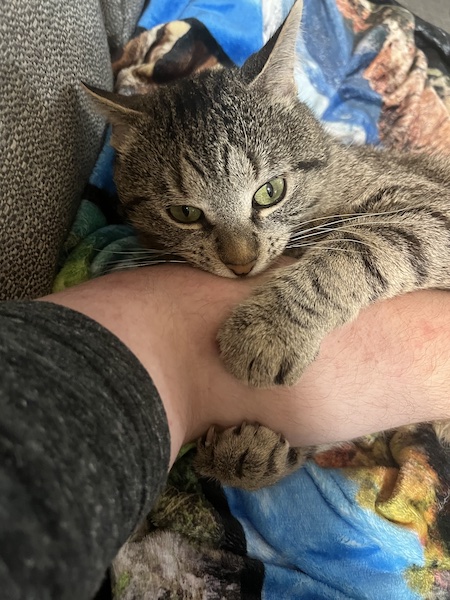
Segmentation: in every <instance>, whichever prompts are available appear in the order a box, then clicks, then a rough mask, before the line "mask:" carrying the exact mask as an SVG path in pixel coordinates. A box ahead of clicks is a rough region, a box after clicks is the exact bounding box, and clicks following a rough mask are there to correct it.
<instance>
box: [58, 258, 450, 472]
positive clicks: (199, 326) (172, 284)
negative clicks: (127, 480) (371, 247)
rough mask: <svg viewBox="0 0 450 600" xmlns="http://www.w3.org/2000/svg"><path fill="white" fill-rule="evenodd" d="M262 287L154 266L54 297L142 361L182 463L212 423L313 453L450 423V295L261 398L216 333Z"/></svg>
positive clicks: (352, 340) (420, 301)
mask: <svg viewBox="0 0 450 600" xmlns="http://www.w3.org/2000/svg"><path fill="white" fill-rule="evenodd" d="M262 279H263V278H261V277H258V278H256V277H255V278H246V279H240V280H230V279H224V278H218V277H213V276H211V275H208V274H207V273H203V272H201V271H198V270H192V269H190V268H187V267H173V266H170V267H161V268H160V267H158V268H157V269H155V268H154V267H152V268H151V271H149V270H146V269H141V270H139V271H135V272H128V273H120V274H116V275H111V276H109V277H105V278H102V279H98V280H97V281H95V282H90V283H89V285H88V286H82V287H79V288H71V289H69V290H67V291H66V292H63V293H61V294H58V295H55V296H53V297H52V298H51V299H52V301H54V302H60V303H62V304H65V305H67V306H70V307H72V308H74V309H75V310H79V311H80V312H84V313H85V314H87V315H89V316H91V317H92V318H94V319H96V320H98V321H99V322H100V323H102V324H103V325H104V326H105V327H107V328H109V329H111V330H112V331H113V332H114V333H115V334H116V335H117V336H118V337H119V338H120V339H121V340H122V341H123V342H124V343H125V344H126V345H127V346H128V347H130V348H131V349H132V351H133V352H134V353H135V354H136V356H138V358H139V359H140V360H141V361H142V364H143V365H144V366H145V368H146V369H147V370H148V371H149V372H150V373H151V375H152V377H153V380H154V382H155V384H156V387H157V388H158V390H159V391H160V393H161V396H162V398H163V402H164V403H165V405H166V412H167V414H168V415H169V427H170V430H171V439H172V453H171V456H172V460H173V459H174V458H175V457H176V454H177V452H178V449H179V447H180V445H181V444H182V443H183V442H186V441H190V440H192V439H195V438H196V437H198V436H199V435H201V434H202V433H203V432H204V431H205V430H206V429H207V428H208V427H209V425H211V424H216V425H219V426H222V427H227V426H230V425H234V424H236V423H239V422H241V421H242V420H246V421H256V422H260V423H262V424H264V425H267V426H269V427H271V428H272V429H274V430H276V431H280V432H282V433H284V434H285V436H286V437H287V438H288V439H289V441H290V442H291V444H295V445H309V444H318V443H329V442H335V441H341V440H346V439H351V438H355V437H357V436H360V435H363V434H365V433H371V432H375V431H380V430H384V429H389V428H392V427H396V426H400V425H404V424H407V423H413V422H421V421H430V420H439V419H445V418H450V405H449V403H448V402H447V398H449V397H450V294H448V293H447V292H444V291H437V290H433V291H424V292H416V293H414V294H408V295H404V296H400V297H397V298H394V299H393V300H390V301H386V302H380V303H376V304H374V305H372V306H371V307H369V308H368V309H366V310H364V311H363V312H362V313H361V314H360V316H359V318H358V319H357V320H356V321H354V322H353V323H350V324H347V325H345V326H344V327H342V328H340V329H337V330H336V331H334V332H333V333H332V334H330V335H329V336H328V337H327V338H326V339H325V340H324V342H323V343H322V347H321V351H320V353H319V356H318V358H317V359H316V360H315V362H314V363H313V364H312V365H310V367H309V368H308V369H307V370H306V371H305V373H304V375H303V377H302V378H301V380H300V381H299V383H298V384H297V385H296V386H294V387H293V388H272V389H269V390H261V389H253V388H249V387H247V386H245V385H243V384H242V383H240V382H239V381H237V380H236V379H235V378H234V377H232V376H231V375H229V374H228V373H227V372H226V370H225V369H224V367H223V364H222V362H221V359H220V356H219V354H218V349H217V343H216V334H217V331H218V329H219V327H220V325H221V324H222V323H223V322H224V320H225V319H226V317H227V316H228V314H229V313H230V312H231V310H232V309H233V307H234V306H235V305H236V304H237V303H238V302H239V301H240V300H243V299H244V298H246V297H247V296H248V295H249V293H250V292H251V290H252V289H253V287H255V286H256V285H259V284H261V280H262ZM83 288H84V289H83ZM143 326H144V327H145V329H143ZM143 332H145V334H146V335H143Z"/></svg>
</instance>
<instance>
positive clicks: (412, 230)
mask: <svg viewBox="0 0 450 600" xmlns="http://www.w3.org/2000/svg"><path fill="white" fill-rule="evenodd" d="M404 213H405V214H403V215H402V221H401V225H402V226H401V227H400V226H399V225H398V216H395V220H394V217H391V216H390V217H389V218H388V217H384V218H383V219H382V218H381V217H379V218H377V222H376V224H375V225H371V224H370V221H369V217H366V216H361V218H360V221H359V222H358V224H357V226H355V225H352V226H350V225H348V226H346V227H345V229H342V231H341V230H339V229H337V230H336V232H333V233H331V234H329V235H327V237H326V238H324V239H323V240H321V241H319V242H318V243H317V244H316V245H315V246H314V248H313V249H312V250H310V251H308V252H307V253H305V254H304V255H303V256H302V257H301V258H300V260H299V261H298V262H297V263H295V264H294V265H291V266H289V267H285V268H283V269H280V270H279V271H278V272H277V273H276V275H275V276H274V278H273V279H271V280H268V281H267V282H266V283H265V284H264V285H262V286H260V287H259V288H257V289H256V290H255V292H254V293H253V294H252V296H250V298H248V299H247V300H246V301H244V302H243V303H242V304H240V305H239V306H238V307H237V308H236V309H235V310H234V311H233V312H232V314H231V316H230V317H229V318H228V320H227V321H226V322H225V324H224V325H223V326H222V328H221V330H220V331H219V334H218V341H219V346H220V350H221V353H222V358H223V360H224V362H225V365H226V366H227V368H228V369H229V371H230V372H231V373H233V374H234V375H235V376H236V377H237V378H238V379H241V380H243V381H246V382H247V383H249V384H250V385H253V386H259V387H270V386H273V385H293V384H294V383H296V381H298V379H299V378H300V376H301V375H302V373H303V371H304V369H305V368H306V367H307V366H308V365H309V364H310V363H311V362H312V361H313V360H314V359H315V358H316V356H317V354H318V352H319V349H320V345H321V343H322V340H323V339H324V337H325V336H326V335H327V334H328V333H330V332H331V331H332V330H333V329H335V328H337V327H340V326H342V325H344V324H345V323H347V322H349V321H352V320H353V319H355V318H356V317H357V315H358V313H359V312H360V310H361V309H362V308H364V307H366V306H368V305H369V304H371V303H373V302H374V301H376V300H381V299H388V298H393V297H394V296H397V295H399V294H403V293H406V292H411V291H414V290H416V289H426V288H433V287H441V288H449V287H450V267H449V265H448V260H447V255H446V253H445V252H442V253H439V252H436V250H435V247H436V248H446V247H448V244H449V236H450V233H449V232H450V229H449V230H447V229H446V227H444V226H443V225H442V224H441V225H440V226H439V223H438V222H437V217H435V216H434V214H435V213H433V216H432V217H429V215H428V213H427V212H426V210H425V209H424V210H423V211H422V210H421V209H419V208H416V209H414V211H413V209H411V211H408V210H407V209H405V210H404ZM422 213H423V214H422ZM438 214H440V213H438ZM427 217H428V219H427ZM364 219H367V220H368V221H369V223H365V222H364ZM443 219H444V217H443ZM443 219H442V220H443ZM414 242H415V243H414Z"/></svg>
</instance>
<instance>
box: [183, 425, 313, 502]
mask: <svg viewBox="0 0 450 600" xmlns="http://www.w3.org/2000/svg"><path fill="white" fill-rule="evenodd" d="M309 454H310V450H309V449H308V448H293V447H291V446H290V445H289V442H288V441H287V440H286V439H285V438H284V437H283V436H282V435H280V434H278V433H275V432H274V431H272V430H271V429H268V428H267V427H264V426H263V425H257V424H247V423H243V424H242V425H240V426H237V427H230V428H228V429H225V430H224V431H216V429H215V428H214V427H211V428H210V429H209V431H208V433H207V434H206V436H204V437H203V438H201V439H200V440H199V441H198V445H197V456H196V458H195V461H194V466H195V469H196V471H197V472H198V473H199V474H200V475H202V476H203V477H213V478H214V479H217V480H218V481H220V483H222V484H223V485H229V486H232V487H239V488H243V489H246V490H257V489H259V488H262V487H266V486H268V485H273V484H274V483H276V482H277V481H279V480H280V479H282V478H283V477H285V476H286V475H289V474H290V473H292V472H294V471H296V470H297V469H298V468H300V467H301V466H302V464H303V463H304V462H305V460H306V459H307V458H308V456H309Z"/></svg>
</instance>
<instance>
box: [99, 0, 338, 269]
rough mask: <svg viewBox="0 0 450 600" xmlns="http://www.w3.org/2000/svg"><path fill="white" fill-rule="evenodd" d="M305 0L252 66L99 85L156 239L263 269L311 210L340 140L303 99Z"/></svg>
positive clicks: (127, 174)
mask: <svg viewBox="0 0 450 600" xmlns="http://www.w3.org/2000/svg"><path fill="white" fill-rule="evenodd" d="M301 5H302V2H301V1H300V0H297V2H296V3H295V4H294V7H293V8H292V10H291V12H290V14H289V16H288V18H287V19H286V21H285V23H284V25H283V26H282V27H281V28H280V29H279V30H278V32H277V33H276V34H275V36H274V37H273V38H272V39H271V40H270V41H269V42H268V43H267V44H266V46H265V47H264V48H263V49H262V50H261V51H260V52H259V53H257V54H255V55H253V56H252V57H250V59H249V60H248V61H247V63H246V64H245V65H244V66H243V67H242V69H237V68H233V69H222V68H220V69H214V70H210V71H204V72H202V73H200V74H198V75H196V76H194V77H192V78H188V79H184V80H180V81H177V82H174V83H172V84H170V85H166V86H161V87H160V88H158V89H157V90H156V91H155V92H152V93H151V94H148V95H145V96H129V97H126V96H119V95H117V94H113V93H109V92H104V91H100V90H97V89H94V88H90V93H91V95H93V97H94V100H95V101H96V103H97V105H98V107H99V109H100V111H101V112H103V113H104V114H105V115H106V116H107V118H108V119H109V121H110V122H111V124H112V137H111V144H112V145H113V147H114V148H115V150H116V164H115V181H116V184H117V189H118V193H119V198H120V200H121V202H122V204H123V206H124V209H125V211H126V214H127V217H128V219H129V221H130V222H131V223H132V224H133V225H134V227H135V228H136V230H137V231H138V233H139V235H140V238H141V241H142V243H143V244H144V245H147V246H150V247H155V245H157V247H160V248H162V249H164V251H166V252H167V253H170V254H175V255H178V256H181V257H183V258H184V259H186V260H187V261H188V262H190V263H191V264H193V265H195V266H198V267H200V268H202V269H204V270H207V271H211V272H213V273H216V274H217V275H221V276H225V277H234V276H237V275H247V274H250V273H251V274H252V275H253V274H256V273H259V272H261V271H263V270H264V269H265V268H266V267H267V266H268V265H269V264H270V263H271V262H272V261H273V260H274V259H275V258H277V257H278V256H280V255H281V254H282V253H283V251H284V250H285V247H286V244H287V242H288V241H289V238H290V236H291V234H292V232H293V231H294V230H295V228H296V226H297V227H298V224H299V223H300V222H301V221H303V220H304V219H305V218H306V217H308V216H310V215H311V212H312V211H313V210H314V206H315V204H316V203H317V201H318V198H319V196H320V186H321V181H322V179H323V177H322V174H321V171H322V169H323V167H324V165H325V164H326V161H327V155H328V143H327V137H326V136H325V134H324V132H323V131H322V129H321V127H320V125H319V124H318V123H317V121H316V120H315V119H314V117H313V116H312V114H311V112H310V111H309V109H308V108H307V107H306V106H305V105H304V104H302V103H300V102H299V101H298V97H297V89H296V85H295V80H294V68H295V45H296V39H297V34H298V30H299V23H300V18H301V10H302V6H301Z"/></svg>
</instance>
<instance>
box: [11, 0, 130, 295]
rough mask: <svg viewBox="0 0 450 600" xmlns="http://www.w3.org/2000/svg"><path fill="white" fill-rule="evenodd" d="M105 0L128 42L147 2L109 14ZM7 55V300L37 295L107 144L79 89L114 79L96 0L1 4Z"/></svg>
mask: <svg viewBox="0 0 450 600" xmlns="http://www.w3.org/2000/svg"><path fill="white" fill-rule="evenodd" d="M107 4H109V3H107V2H106V0H105V1H104V2H103V7H104V10H105V14H106V19H107V23H108V29H109V34H110V36H111V38H113V39H114V40H117V41H122V40H124V39H125V38H126V36H128V35H129V33H130V32H131V31H132V29H133V27H134V21H133V20H134V19H135V18H136V17H137V14H138V13H139V10H140V8H141V4H142V0H129V1H128V2H125V1H124V2H121V1H120V0H115V1H114V2H113V3H112V4H111V10H112V12H111V14H110V13H109V12H108V7H107ZM120 9H122V16H120ZM0 57H1V60H0V299H8V298H27V297H37V296H39V295H42V294H45V293H47V292H48V291H49V290H50V287H51V282H52V280H53V277H54V274H55V268H56V263H57V257H58V252H59V249H60V246H61V243H62V241H63V240H64V238H65V236H66V234H67V230H68V228H69V226H70V223H71V220H72V218H73V216H74V213H75V211H76V208H77V205H78V202H79V199H80V194H81V191H82V189H83V187H84V185H85V183H86V181H87V179H88V177H89V174H90V171H91V169H92V167H93V165H94V163H95V159H96V157H97V154H98V151H99V149H100V145H101V139H102V134H103V130H104V124H103V121H102V119H101V118H99V117H97V116H94V115H93V113H92V108H91V106H90V104H89V101H88V100H87V99H86V98H85V97H84V94H83V93H82V92H81V90H80V88H79V81H80V80H85V81H88V82H90V83H93V84H95V85H98V86H100V87H104V88H111V86H112V73H111V65H110V55H109V49H108V43H107V35H106V31H105V24H104V13H103V11H102V8H101V7H100V4H99V0H83V1H82V2H79V1H76V0H69V1H68V2H64V3H61V2H59V0H27V1H26V2H24V1H23V0H13V1H12V2H8V3H6V2H4V3H2V6H1V9H0Z"/></svg>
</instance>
